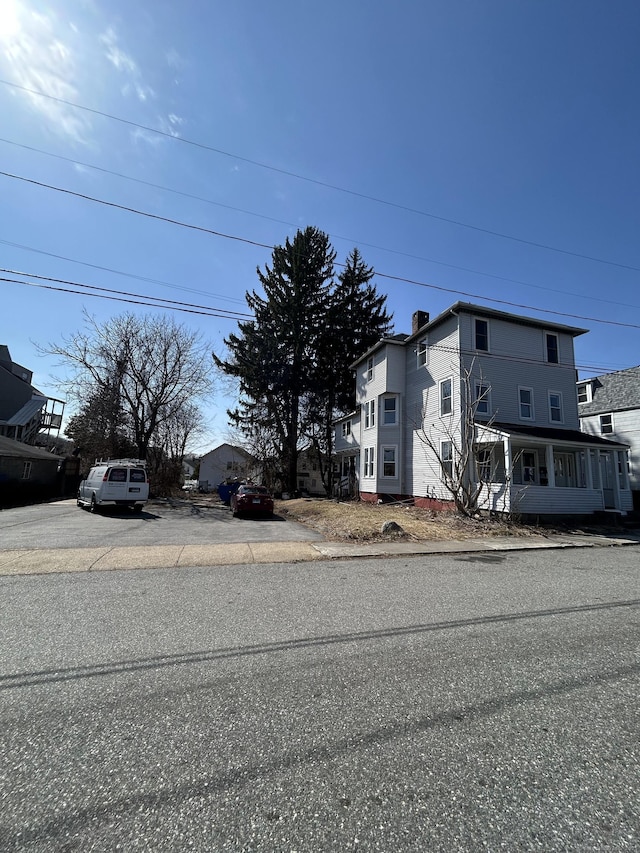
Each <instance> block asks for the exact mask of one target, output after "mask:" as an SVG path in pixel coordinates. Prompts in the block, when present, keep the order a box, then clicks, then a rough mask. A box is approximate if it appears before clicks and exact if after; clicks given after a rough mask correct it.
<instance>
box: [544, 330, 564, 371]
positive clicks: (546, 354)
mask: <svg viewBox="0 0 640 853" xmlns="http://www.w3.org/2000/svg"><path fill="white" fill-rule="evenodd" d="M548 335H551V336H552V337H554V338H555V339H556V353H557V355H558V360H557V361H549V347H548V344H547V336H548ZM542 346H543V347H544V360H545V361H546V362H547V364H560V335H559V334H558V333H557V332H549V331H548V330H546V329H545V330H544V332H543V333H542Z"/></svg>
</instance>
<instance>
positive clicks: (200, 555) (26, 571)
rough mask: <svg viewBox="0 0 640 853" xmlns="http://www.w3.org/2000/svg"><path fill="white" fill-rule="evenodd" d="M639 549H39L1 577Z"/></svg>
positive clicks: (503, 541) (495, 543)
mask: <svg viewBox="0 0 640 853" xmlns="http://www.w3.org/2000/svg"><path fill="white" fill-rule="evenodd" d="M638 544H640V531H631V532H628V533H625V534H624V535H622V534H621V535H615V536H613V535H610V536H604V535H589V534H582V533H580V534H565V535H554V536H549V537H546V536H532V537H522V538H516V537H508V536H504V537H487V538H486V539H464V540H453V541H436V542H406V541H398V542H374V543H370V544H367V543H362V544H350V543H347V542H251V543H246V542H237V543H232V544H225V545H157V546H151V547H149V546H134V547H123V548H117V547H116V548H108V547H105V548H57V549H53V548H42V549H40V548H38V549H24V548H23V549H20V550H12V551H0V576H3V575H4V576H12V575H34V574H55V573H64V572H99V571H117V570H135V569H166V568H174V569H181V568H192V567H207V566H235V565H261V564H267V563H292V562H311V561H317V560H340V559H355V558H358V557H366V558H370V557H398V556H406V557H415V556H420V555H426V554H433V555H437V554H468V553H474V552H479V553H482V552H487V551H494V552H495V551H530V550H544V549H558V548H609V547H620V546H623V545H638Z"/></svg>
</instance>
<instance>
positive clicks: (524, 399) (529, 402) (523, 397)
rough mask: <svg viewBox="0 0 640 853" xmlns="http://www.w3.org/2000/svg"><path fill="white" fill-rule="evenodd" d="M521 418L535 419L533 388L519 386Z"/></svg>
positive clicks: (523, 419)
mask: <svg viewBox="0 0 640 853" xmlns="http://www.w3.org/2000/svg"><path fill="white" fill-rule="evenodd" d="M518 398H519V401H520V420H522V421H532V420H533V388H518Z"/></svg>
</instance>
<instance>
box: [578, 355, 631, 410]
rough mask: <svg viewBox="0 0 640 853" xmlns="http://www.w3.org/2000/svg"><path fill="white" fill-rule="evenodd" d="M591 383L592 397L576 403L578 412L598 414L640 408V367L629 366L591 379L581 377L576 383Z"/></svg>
mask: <svg viewBox="0 0 640 853" xmlns="http://www.w3.org/2000/svg"><path fill="white" fill-rule="evenodd" d="M584 382H590V383H591V391H592V395H593V397H592V399H591V401H590V402H588V403H578V414H579V415H581V416H583V417H584V415H599V414H601V413H602V412H619V411H622V410H623V409H640V367H629V368H628V369H627V370H617V371H616V372H615V373H604V374H603V375H602V376H596V377H594V378H593V379H581V380H580V382H578V385H582V384H583V383H584Z"/></svg>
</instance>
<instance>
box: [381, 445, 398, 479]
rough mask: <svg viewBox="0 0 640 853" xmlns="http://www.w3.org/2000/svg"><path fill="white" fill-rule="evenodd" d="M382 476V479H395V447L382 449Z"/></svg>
mask: <svg viewBox="0 0 640 853" xmlns="http://www.w3.org/2000/svg"><path fill="white" fill-rule="evenodd" d="M382 476H383V477H395V476H396V448H395V447H383V448H382Z"/></svg>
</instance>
